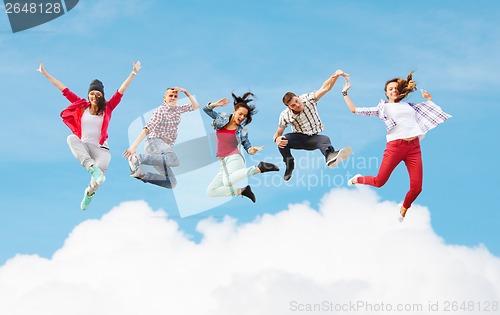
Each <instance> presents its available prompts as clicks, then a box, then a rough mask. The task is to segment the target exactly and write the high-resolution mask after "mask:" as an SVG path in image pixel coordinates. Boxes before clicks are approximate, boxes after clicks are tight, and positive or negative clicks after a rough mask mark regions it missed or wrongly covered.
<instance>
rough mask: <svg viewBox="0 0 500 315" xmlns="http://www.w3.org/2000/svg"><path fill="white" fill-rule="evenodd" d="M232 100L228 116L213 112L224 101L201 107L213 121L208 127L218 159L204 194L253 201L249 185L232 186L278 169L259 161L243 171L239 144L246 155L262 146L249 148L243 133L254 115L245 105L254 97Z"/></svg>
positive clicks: (223, 104)
mask: <svg viewBox="0 0 500 315" xmlns="http://www.w3.org/2000/svg"><path fill="white" fill-rule="evenodd" d="M232 96H233V99H234V112H233V113H232V114H227V113H217V112H215V111H214V110H213V109H214V108H215V107H219V106H226V105H227V104H229V100H228V99H227V98H223V99H220V100H218V101H217V102H215V103H208V105H207V106H205V107H204V108H203V110H204V111H205V113H207V115H209V116H210V117H211V118H213V122H212V126H213V127H214V129H215V130H216V136H217V153H216V155H217V157H218V158H219V159H220V162H221V168H220V170H219V173H217V175H216V176H215V178H214V179H213V180H212V182H211V183H210V185H209V187H208V190H207V193H208V195H209V196H210V197H223V196H238V195H241V196H245V197H247V198H249V199H250V200H252V201H253V202H255V194H254V193H253V192H252V189H251V188H250V186H249V185H247V186H245V187H243V188H238V189H235V188H234V187H233V185H234V184H235V183H236V182H238V181H240V180H242V179H244V178H247V177H250V176H252V175H255V174H258V173H264V172H270V171H279V168H278V167H277V166H276V165H274V164H271V163H266V162H260V163H259V164H258V165H257V166H252V167H249V168H245V161H244V159H243V156H242V154H241V153H240V150H239V147H240V146H241V145H242V146H243V148H244V149H245V150H246V151H247V153H248V154H250V155H254V154H255V153H257V152H258V151H261V150H262V149H263V148H264V147H253V146H252V145H251V144H250V141H249V140H248V133H247V130H246V129H245V128H244V127H243V126H246V125H248V124H250V123H251V122H252V117H253V115H254V114H255V106H254V105H252V104H249V103H250V102H251V101H252V100H253V99H252V98H251V97H252V96H254V95H253V94H252V93H250V92H247V93H245V94H244V95H243V96H242V97H239V96H236V95H234V93H233V94H232Z"/></svg>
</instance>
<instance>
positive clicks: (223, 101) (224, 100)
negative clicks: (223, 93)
mask: <svg viewBox="0 0 500 315" xmlns="http://www.w3.org/2000/svg"><path fill="white" fill-rule="evenodd" d="M227 104H229V99H228V98H226V97H225V98H221V99H220V100H218V101H217V102H214V103H211V104H210V106H212V107H219V106H226V105H227Z"/></svg>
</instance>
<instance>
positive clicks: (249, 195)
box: [241, 186, 255, 202]
mask: <svg viewBox="0 0 500 315" xmlns="http://www.w3.org/2000/svg"><path fill="white" fill-rule="evenodd" d="M241 195H242V196H245V197H247V198H248V199H250V200H252V201H253V202H255V195H254V193H253V192H252V188H250V186H246V187H245V189H243V190H242V191H241Z"/></svg>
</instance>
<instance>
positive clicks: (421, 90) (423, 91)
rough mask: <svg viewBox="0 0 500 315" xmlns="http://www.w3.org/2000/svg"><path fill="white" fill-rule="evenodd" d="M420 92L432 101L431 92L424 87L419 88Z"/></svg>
mask: <svg viewBox="0 0 500 315" xmlns="http://www.w3.org/2000/svg"><path fill="white" fill-rule="evenodd" d="M420 92H422V96H423V97H425V98H426V99H427V100H428V101H432V95H431V93H429V92H427V90H424V89H420Z"/></svg>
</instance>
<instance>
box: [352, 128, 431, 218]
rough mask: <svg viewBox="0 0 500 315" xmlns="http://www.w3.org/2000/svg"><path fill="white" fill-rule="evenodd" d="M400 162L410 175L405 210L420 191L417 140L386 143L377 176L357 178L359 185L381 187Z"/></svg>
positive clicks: (419, 159) (418, 142)
mask: <svg viewBox="0 0 500 315" xmlns="http://www.w3.org/2000/svg"><path fill="white" fill-rule="evenodd" d="M401 161H404V162H405V165H406V168H407V169H408V174H409V175H410V190H409V191H408V192H407V193H406V196H405V200H404V202H403V207H405V208H406V209H408V208H410V207H411V204H412V203H413V201H415V199H417V196H418V195H419V194H420V192H421V191H422V178H423V167H422V152H421V151H420V141H419V140H418V138H416V139H413V140H410V141H407V140H394V141H390V142H387V145H386V147H385V151H384V158H383V159H382V164H381V165H380V169H379V171H378V174H377V176H361V177H358V183H359V184H365V185H371V186H375V187H382V186H384V184H385V183H386V182H387V180H388V179H389V176H391V173H392V171H393V170H394V169H395V168H396V166H398V164H399V163H401Z"/></svg>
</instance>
